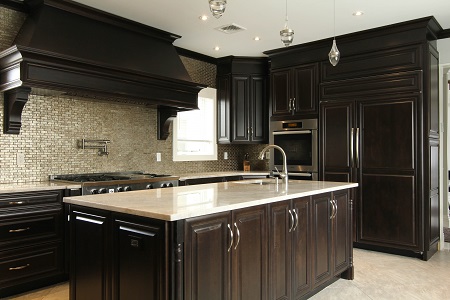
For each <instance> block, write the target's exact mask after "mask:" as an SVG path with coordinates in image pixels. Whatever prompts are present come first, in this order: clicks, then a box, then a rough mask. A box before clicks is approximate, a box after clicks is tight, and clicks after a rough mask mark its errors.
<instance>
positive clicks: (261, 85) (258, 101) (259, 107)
mask: <svg viewBox="0 0 450 300" xmlns="http://www.w3.org/2000/svg"><path fill="white" fill-rule="evenodd" d="M250 99H251V105H250V111H249V114H250V133H251V140H252V141H253V142H266V141H267V137H268V129H267V127H268V126H267V124H268V119H269V115H268V113H267V108H266V106H267V101H266V99H267V96H266V78H265V77H262V76H252V77H251V98H250Z"/></svg>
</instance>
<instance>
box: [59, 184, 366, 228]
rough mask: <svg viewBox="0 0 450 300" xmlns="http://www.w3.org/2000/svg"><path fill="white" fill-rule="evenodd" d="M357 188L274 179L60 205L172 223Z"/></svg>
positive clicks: (94, 198) (116, 195) (78, 199)
mask: <svg viewBox="0 0 450 300" xmlns="http://www.w3.org/2000/svg"><path fill="white" fill-rule="evenodd" d="M268 182H270V183H268ZM280 182H281V181H280ZM261 183H262V184H261ZM357 186H358V184H357V183H342V182H326V181H303V180H293V181H290V182H289V184H288V188H287V189H286V186H285V185H284V184H281V183H279V184H275V183H274V179H250V180H244V181H233V182H222V183H210V184H202V185H191V186H180V187H174V188H166V189H155V190H142V191H131V192H126V193H114V194H101V195H86V196H77V197H65V198H64V202H65V203H71V204H77V205H82V206H87V207H93V208H99V209H104V210H109V211H114V212H121V213H127V214H132V215H138V216H143V217H149V218H155V219H160V220H166V221H176V220H182V219H186V218H191V217H197V216H202V215H207V214H213V213H218V212H224V211H230V210H233V209H239V208H245V207H250V206H255V205H261V204H267V203H272V202H277V201H283V200H288V199H292V198H298V197H303V196H310V195H315V194H321V193H326V192H331V191H336V190H341V189H348V188H354V187H357Z"/></svg>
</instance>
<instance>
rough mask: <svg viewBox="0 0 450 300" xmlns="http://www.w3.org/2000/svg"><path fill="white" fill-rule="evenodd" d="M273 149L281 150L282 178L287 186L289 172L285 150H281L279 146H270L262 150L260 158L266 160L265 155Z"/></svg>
mask: <svg viewBox="0 0 450 300" xmlns="http://www.w3.org/2000/svg"><path fill="white" fill-rule="evenodd" d="M271 148H274V149H278V150H280V152H281V155H283V170H282V172H281V173H280V177H281V179H282V180H283V183H285V184H286V185H287V183H288V172H287V163H286V153H285V152H284V150H283V148H281V147H280V146H277V145H268V146H266V147H265V148H264V149H262V151H261V153H259V156H258V158H259V159H261V160H263V159H264V154H265V153H266V152H267V150H269V149H271Z"/></svg>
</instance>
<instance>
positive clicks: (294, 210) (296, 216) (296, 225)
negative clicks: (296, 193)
mask: <svg viewBox="0 0 450 300" xmlns="http://www.w3.org/2000/svg"><path fill="white" fill-rule="evenodd" d="M292 211H293V212H294V215H295V226H294V229H292V231H295V230H296V229H297V227H298V214H297V210H296V209H295V208H294V209H293V210H292Z"/></svg>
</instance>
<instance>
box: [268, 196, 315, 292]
mask: <svg viewBox="0 0 450 300" xmlns="http://www.w3.org/2000/svg"><path fill="white" fill-rule="evenodd" d="M310 201H311V199H310V197H304V198H298V199H294V200H291V201H283V202H277V203H273V204H270V205H269V257H270V259H269V263H270V264H269V299H301V298H302V297H303V296H304V295H305V294H307V293H308V292H309V291H310V290H311V217H310V203H311V202H310Z"/></svg>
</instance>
